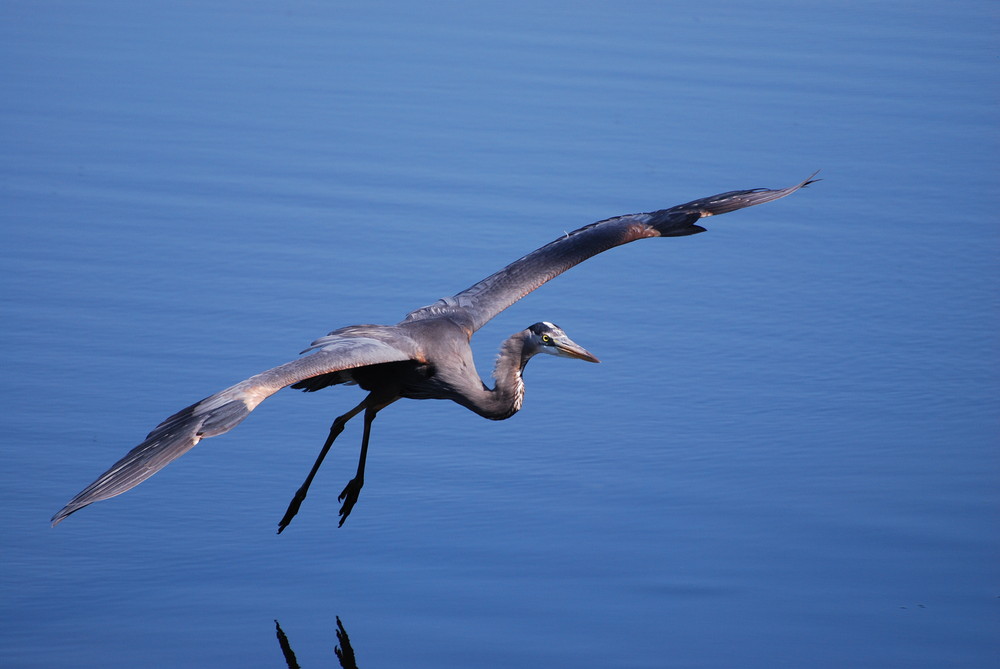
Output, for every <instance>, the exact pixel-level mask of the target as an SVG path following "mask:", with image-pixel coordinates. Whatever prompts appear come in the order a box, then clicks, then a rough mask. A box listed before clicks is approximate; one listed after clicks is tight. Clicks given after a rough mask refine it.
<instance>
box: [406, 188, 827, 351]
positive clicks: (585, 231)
mask: <svg viewBox="0 0 1000 669" xmlns="http://www.w3.org/2000/svg"><path fill="white" fill-rule="evenodd" d="M814 176H816V175H815V173H814V174H813V175H812V176H810V177H809V178H808V179H806V180H805V181H803V182H801V183H799V184H797V185H795V186H791V187H789V188H781V189H774V190H772V189H768V188H754V189H751V190H738V191H729V192H727V193H720V194H719V195H713V196H711V197H706V198H702V199H700V200H694V201H692V202H688V203H686V204H682V205H678V206H676V207H671V208H669V209H661V210H659V211H654V212H649V213H644V214H627V215H625V216H616V217H614V218H609V219H606V220H603V221H598V222H597V223H591V224H590V225H586V226H584V227H582V228H579V229H578V230H574V231H573V232H569V233H567V234H565V235H563V236H562V237H560V238H559V239H556V240H554V241H552V242H550V243H549V244H546V245H545V246H543V247H541V248H540V249H538V250H536V251H532V252H531V253H529V254H528V255H526V256H524V257H523V258H520V259H519V260H515V261H514V262H512V263H511V264H509V265H507V266H506V267H504V268H503V269H502V270H500V271H499V272H497V273H495V274H492V275H490V276H488V277H486V278H485V279H483V280H482V281H480V282H478V283H476V284H474V285H472V286H470V287H469V288H466V289H465V290H463V291H462V292H460V293H458V294H456V295H453V296H451V297H445V298H442V299H440V300H438V301H437V302H435V303H433V304H430V305H428V306H426V307H422V308H420V309H417V310H415V311H412V312H410V314H408V315H407V317H406V321H415V320H422V319H425V318H434V317H440V316H447V317H448V318H451V319H452V320H454V321H455V322H457V323H460V324H461V325H463V326H464V327H465V328H466V329H467V330H468V331H469V333H470V335H471V333H473V332H475V331H476V330H478V329H479V328H481V327H482V326H483V325H485V324H486V323H487V322H488V321H489V320H490V319H491V318H493V317H494V316H496V315H497V314H499V313H500V312H501V311H503V310H504V309H506V308H507V307H509V306H510V305H512V304H513V303H514V302H516V301H518V300H519V299H521V298H522V297H524V296H525V295H527V294H528V293H530V292H531V291H533V290H535V289H536V288H538V287H539V286H541V285H542V284H544V283H545V282H547V281H549V280H550V279H553V278H555V277H557V276H559V275H560V274H562V273H563V272H565V271H566V270H568V269H570V268H571V267H573V266H575V265H577V264H579V263H581V262H583V261H584V260H586V259H587V258H591V257H593V256H595V255H597V254H598V253H602V252H604V251H607V250H608V249H611V248H614V247H615V246H620V245H622V244H627V243H629V242H632V241H635V240H637V239H644V238H647V237H681V236H684V235H693V234H697V233H699V232H704V231H705V228H703V227H701V226H700V225H696V221H698V220H700V219H702V218H704V217H706V216H713V215H716V214H725V213H728V212H731V211H736V210H737V209H743V208H745V207H751V206H753V205H756V204H763V203H764V202H771V201H772V200H777V199H778V198H782V197H785V196H786V195H791V194H792V193H794V192H795V191H797V190H799V189H800V188H803V187H805V186H808V185H809V184H810V183H813V181H814V179H813V177H814Z"/></svg>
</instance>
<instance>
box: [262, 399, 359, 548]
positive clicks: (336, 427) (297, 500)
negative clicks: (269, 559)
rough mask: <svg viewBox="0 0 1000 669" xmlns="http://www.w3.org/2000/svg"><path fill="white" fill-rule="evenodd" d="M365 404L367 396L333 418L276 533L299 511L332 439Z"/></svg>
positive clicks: (279, 532) (286, 525)
mask: <svg viewBox="0 0 1000 669" xmlns="http://www.w3.org/2000/svg"><path fill="white" fill-rule="evenodd" d="M367 404H368V398H365V401H364V402H362V403H361V404H359V405H358V406H356V407H354V408H353V409H351V410H350V411H348V412H347V413H345V414H344V415H343V416H337V418H336V419H334V421H333V425H331V426H330V434H329V436H327V438H326V443H324V444H323V448H322V450H320V452H319V457H318V458H316V462H315V463H314V464H313V466H312V469H311V470H310V471H309V476H307V477H306V480H305V482H304V483H303V484H302V486H301V487H300V488H299V489H298V490H297V491H296V492H295V497H293V498H292V501H291V503H289V505H288V510H287V511H285V515H284V517H283V518H282V519H281V522H280V523H278V534H281V532H282V531H283V530H284V529H285V528H286V527H288V524H289V523H291V522H292V518H294V517H295V514H297V513H298V512H299V507H300V506H302V502H303V500H305V498H306V493H308V492H309V486H310V485H311V484H312V481H313V478H315V476H316V472H318V471H319V467H320V465H322V464H323V459H324V458H325V457H326V454H327V453H329V452H330V447H331V446H332V445H333V440H334V439H336V438H337V436H338V435H340V433H341V432H343V431H344V426H345V425H347V421H349V420H351V419H352V418H354V417H355V416H357V415H358V414H359V413H361V410H362V409H364V408H365V406H366V405H367Z"/></svg>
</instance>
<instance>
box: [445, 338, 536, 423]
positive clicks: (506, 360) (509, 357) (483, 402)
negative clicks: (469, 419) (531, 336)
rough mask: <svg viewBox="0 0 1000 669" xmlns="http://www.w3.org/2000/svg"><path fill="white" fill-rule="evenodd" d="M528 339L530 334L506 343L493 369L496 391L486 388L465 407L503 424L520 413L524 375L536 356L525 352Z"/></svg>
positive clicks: (510, 339)
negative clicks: (526, 339) (529, 361)
mask: <svg viewBox="0 0 1000 669" xmlns="http://www.w3.org/2000/svg"><path fill="white" fill-rule="evenodd" d="M526 336H527V332H526V331H525V332H518V333H517V334H514V335H511V336H510V337H508V338H507V339H505V340H504V342H503V343H502V344H501V345H500V354H499V355H498V356H497V362H496V366H495V367H494V368H493V379H494V380H495V382H496V383H495V385H494V387H493V388H492V389H490V388H487V387H486V385H485V384H483V388H482V391H481V392H479V393H476V394H475V397H474V398H472V397H466V398H463V399H465V401H464V402H461V403H462V404H465V406H467V407H468V408H469V409H472V410H473V411H475V412H476V413H477V414H479V415H480V416H482V417H484V418H489V419H490V420H503V419H505V418H510V417H511V416H513V415H514V414H515V413H517V411H518V410H519V409H520V408H521V401H522V400H523V399H524V381H522V379H521V372H522V371H524V366H525V365H526V364H528V360H530V359H531V356H532V355H533V354H532V353H530V352H528V351H527V350H526V349H525V346H524V341H525V337H526Z"/></svg>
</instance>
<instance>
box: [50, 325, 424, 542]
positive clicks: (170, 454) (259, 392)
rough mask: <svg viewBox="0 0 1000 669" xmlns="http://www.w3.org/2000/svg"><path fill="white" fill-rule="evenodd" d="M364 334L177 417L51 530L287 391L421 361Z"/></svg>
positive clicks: (410, 347)
mask: <svg viewBox="0 0 1000 669" xmlns="http://www.w3.org/2000/svg"><path fill="white" fill-rule="evenodd" d="M366 328H369V330H368V332H369V334H372V335H373V336H362V335H361V333H360V328H357V326H356V330H355V333H352V332H349V331H350V330H352V329H351V328H345V329H344V330H337V331H334V332H332V333H330V334H329V335H326V336H325V337H321V338H320V339H317V340H316V341H315V342H313V345H312V347H310V349H308V350H310V351H315V352H314V353H311V354H310V355H307V356H304V357H302V358H299V359H298V360H293V361H291V362H288V363H285V364H284V365H279V366H278V367H275V368H273V369H269V370H267V371H265V372H261V373H260V374H257V375H255V376H252V377H250V378H249V379H246V380H245V381H240V382H239V383H237V384H236V385H234V386H230V387H229V388H226V389H225V390H223V391H220V392H218V393H216V394H214V395H211V396H210V397H206V398H205V399H203V400H201V401H200V402H196V403H194V404H192V405H191V406H189V407H187V408H185V409H182V410H180V411H178V412H177V413H175V414H174V415H173V416H171V417H169V418H167V419H166V420H165V421H163V422H162V423H160V424H159V425H157V426H156V427H155V428H154V429H153V431H152V432H150V433H149V435H148V436H147V437H146V440H145V441H143V442H142V443H141V444H139V445H138V446H136V447H135V448H133V449H132V450H131V451H129V452H128V453H127V454H126V455H125V457H123V458H122V459H121V460H119V461H118V462H116V463H115V464H114V465H112V466H111V468H110V469H108V470H107V471H106V472H104V473H103V474H101V476H100V477H98V479H97V480H96V481H94V482H93V483H91V484H90V485H89V486H87V487H86V488H84V489H83V490H82V491H81V492H80V494H78V495H77V496H76V497H74V498H73V499H72V500H71V501H70V502H69V503H68V504H67V505H66V506H65V507H63V508H62V509H61V510H60V511H59V512H58V513H57V514H56V515H55V516H53V517H52V524H53V525H56V524H58V523H59V522H60V521H62V520H63V519H64V518H65V517H66V516H68V515H70V514H71V513H73V512H75V511H79V510H80V509H82V508H83V507H85V506H87V505H88V504H92V503H93V502H97V501H100V500H103V499H108V498H109V497H114V496H116V495H120V494H122V493H123V492H125V491H126V490H129V489H131V488H134V487H135V486H137V485H138V484H140V483H142V482H143V481H145V480H146V479H148V478H149V477H150V476H152V475H153V474H155V473H156V472H158V471H160V470H161V469H163V468H164V467H165V466H167V465H168V464H169V463H170V462H172V461H174V460H176V459H177V458H179V457H180V456H182V455H184V454H185V453H187V452H188V451H189V450H191V449H192V448H193V447H194V446H195V445H196V444H197V443H198V442H199V441H201V440H202V439H203V438H205V437H214V436H216V435H219V434H223V433H225V432H228V431H229V430H231V429H233V428H234V427H236V426H237V425H238V424H239V423H240V422H241V421H242V420H243V419H244V418H246V417H247V416H248V415H249V414H250V412H251V411H253V410H254V409H255V408H256V407H257V405H258V404H260V403H261V402H263V401H264V400H265V399H267V398H268V397H270V396H271V395H273V394H274V393H276V392H277V391H279V390H280V389H282V388H284V387H285V386H289V385H292V384H294V383H297V382H299V381H302V380H304V379H308V378H311V377H314V376H318V375H322V374H329V373H331V372H336V371H339V370H344V369H353V368H357V367H364V366H366V365H374V364H379V363H385V362H397V361H402V360H410V359H412V358H414V357H415V356H417V350H416V345H415V344H414V342H413V341H412V340H410V339H409V338H408V337H405V336H402V335H398V334H397V336H395V337H391V338H392V340H393V343H391V344H390V343H388V340H389V339H390V336H389V333H390V331H391V330H392V329H391V328H384V327H381V326H366ZM397 332H398V331H397Z"/></svg>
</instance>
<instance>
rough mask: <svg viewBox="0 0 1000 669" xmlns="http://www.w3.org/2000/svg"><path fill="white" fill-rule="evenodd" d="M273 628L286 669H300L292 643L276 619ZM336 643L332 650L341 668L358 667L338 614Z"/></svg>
mask: <svg viewBox="0 0 1000 669" xmlns="http://www.w3.org/2000/svg"><path fill="white" fill-rule="evenodd" d="M274 628H275V631H276V634H277V636H278V645H279V646H280V647H281V654H282V655H283V656H284V658H285V664H286V665H288V669H300V667H299V661H298V659H296V657H295V651H293V650H292V645H291V644H290V643H289V642H288V637H287V636H286V635H285V632H284V630H282V629H281V624H280V623H278V621H277V620H275V621H274ZM337 644H338V645H336V646H334V647H333V652H334V653H335V654H336V655H337V660H338V661H339V662H340V666H341V669H358V663H357V661H356V660H355V658H354V648H352V647H351V639H350V637H348V636H347V630H345V629H344V624H343V623H342V622H340V616H337Z"/></svg>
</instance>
